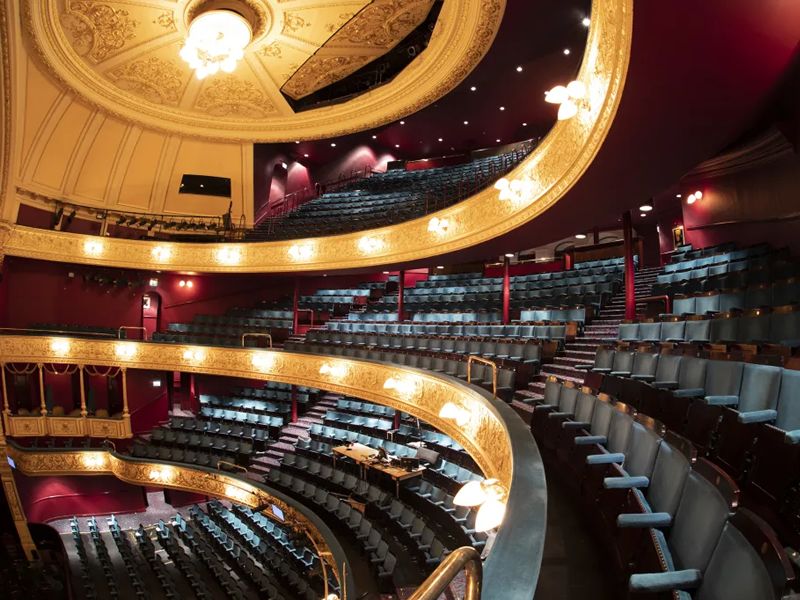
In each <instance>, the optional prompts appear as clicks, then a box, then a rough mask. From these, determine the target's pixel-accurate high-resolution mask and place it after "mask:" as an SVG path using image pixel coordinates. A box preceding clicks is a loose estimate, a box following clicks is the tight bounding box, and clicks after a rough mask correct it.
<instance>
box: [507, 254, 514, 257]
mask: <svg viewBox="0 0 800 600" xmlns="http://www.w3.org/2000/svg"><path fill="white" fill-rule="evenodd" d="M506 258H514V255H513V254H511V253H508V254H506Z"/></svg>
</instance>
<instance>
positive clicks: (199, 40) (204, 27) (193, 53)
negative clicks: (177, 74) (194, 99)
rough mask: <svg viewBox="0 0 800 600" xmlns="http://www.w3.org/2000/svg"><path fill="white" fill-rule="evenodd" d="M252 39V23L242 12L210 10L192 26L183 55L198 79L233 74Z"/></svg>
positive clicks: (195, 20) (193, 22)
mask: <svg viewBox="0 0 800 600" xmlns="http://www.w3.org/2000/svg"><path fill="white" fill-rule="evenodd" d="M252 37H253V29H252V27H251V25H250V23H249V22H248V20H247V19H245V18H244V17H243V16H242V15H240V14H239V13H237V12H235V11H232V10H227V9H220V10H209V11H207V12H204V13H202V14H200V15H199V16H198V17H197V18H195V19H194V20H193V21H192V22H191V24H190V25H189V37H188V38H187V39H186V43H185V44H184V46H183V48H181V52H180V55H181V58H182V59H183V60H185V61H186V62H187V63H189V66H190V67H191V68H192V69H193V70H194V71H195V74H196V75H197V78H198V79H205V78H206V77H208V76H209V75H214V74H215V73H218V72H219V71H223V72H225V73H233V71H235V70H236V64H237V63H238V61H240V60H241V59H242V58H244V49H245V48H246V47H247V45H248V44H249V43H250V41H251V39H252Z"/></svg>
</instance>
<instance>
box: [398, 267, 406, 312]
mask: <svg viewBox="0 0 800 600" xmlns="http://www.w3.org/2000/svg"><path fill="white" fill-rule="evenodd" d="M405 287H406V272H405V271H404V270H401V271H400V272H399V274H398V276H397V320H398V321H402V320H403V317H404V315H403V290H404V289H405Z"/></svg>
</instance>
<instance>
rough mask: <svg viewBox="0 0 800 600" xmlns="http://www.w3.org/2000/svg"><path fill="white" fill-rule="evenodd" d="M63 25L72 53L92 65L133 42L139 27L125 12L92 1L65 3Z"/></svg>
mask: <svg viewBox="0 0 800 600" xmlns="http://www.w3.org/2000/svg"><path fill="white" fill-rule="evenodd" d="M62 23H63V24H64V29H65V30H66V31H67V32H68V33H69V35H70V38H71V39H72V45H73V48H74V49H75V52H77V53H78V55H79V56H88V58H89V59H90V60H91V61H92V62H95V63H98V62H101V61H103V60H105V59H106V58H108V57H109V55H111V54H113V53H115V52H118V51H119V50H121V49H122V48H124V47H125V45H126V44H128V42H130V41H132V40H133V39H134V38H135V37H136V26H137V25H138V23H137V22H136V21H135V20H134V19H132V18H131V17H130V13H129V12H128V11H127V10H125V9H122V8H114V7H113V6H110V5H108V4H102V3H99V2H93V1H91V0H67V2H66V12H65V13H64V15H63V18H62Z"/></svg>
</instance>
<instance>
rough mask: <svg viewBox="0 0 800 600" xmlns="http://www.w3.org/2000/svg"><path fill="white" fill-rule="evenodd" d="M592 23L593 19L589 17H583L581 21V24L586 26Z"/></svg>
mask: <svg viewBox="0 0 800 600" xmlns="http://www.w3.org/2000/svg"><path fill="white" fill-rule="evenodd" d="M591 24H592V20H591V19H590V18H589V17H583V20H582V21H581V25H583V26H584V27H589V25H591Z"/></svg>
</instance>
